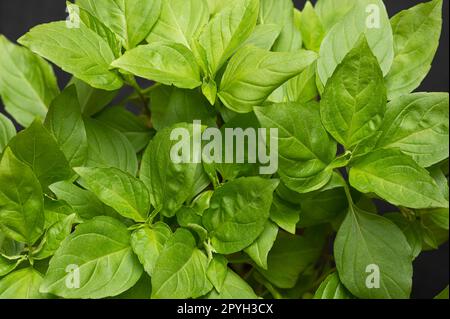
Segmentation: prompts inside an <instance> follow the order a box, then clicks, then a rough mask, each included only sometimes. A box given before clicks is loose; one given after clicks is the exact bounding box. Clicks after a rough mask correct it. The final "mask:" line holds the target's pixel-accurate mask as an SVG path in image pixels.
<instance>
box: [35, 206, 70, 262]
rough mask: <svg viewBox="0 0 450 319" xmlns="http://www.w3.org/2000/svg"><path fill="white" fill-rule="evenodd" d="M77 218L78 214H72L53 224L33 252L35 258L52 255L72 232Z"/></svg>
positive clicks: (39, 258)
mask: <svg viewBox="0 0 450 319" xmlns="http://www.w3.org/2000/svg"><path fill="white" fill-rule="evenodd" d="M75 218H76V215H75V214H72V215H69V216H67V217H66V218H65V219H63V220H62V221H60V222H57V223H55V224H53V225H52V226H51V227H50V228H49V229H48V230H47V232H46V233H45V235H44V237H43V239H42V241H41V243H40V245H39V247H38V248H37V250H36V251H34V252H33V259H35V260H42V259H45V258H48V257H50V256H52V255H53V254H54V253H55V251H56V250H57V249H58V248H59V246H60V245H61V243H62V241H63V240H64V239H65V238H66V237H67V236H69V235H70V233H71V232H72V225H73V224H74V221H75Z"/></svg>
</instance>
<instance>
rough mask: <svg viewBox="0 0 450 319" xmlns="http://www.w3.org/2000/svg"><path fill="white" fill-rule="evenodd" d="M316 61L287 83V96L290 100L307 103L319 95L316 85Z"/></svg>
mask: <svg viewBox="0 0 450 319" xmlns="http://www.w3.org/2000/svg"><path fill="white" fill-rule="evenodd" d="M316 68H317V65H316V63H312V64H310V65H309V66H308V67H307V68H306V69H305V70H303V71H302V73H300V75H297V76H296V77H294V78H292V79H291V80H289V81H288V82H287V84H286V98H287V100H288V101H289V102H300V103H306V102H309V101H312V100H315V99H316V98H317V97H318V96H319V92H318V91H317V87H316Z"/></svg>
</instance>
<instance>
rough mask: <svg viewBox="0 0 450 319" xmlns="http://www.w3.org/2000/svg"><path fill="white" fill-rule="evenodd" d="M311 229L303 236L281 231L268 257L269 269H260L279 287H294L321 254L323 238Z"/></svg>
mask: <svg viewBox="0 0 450 319" xmlns="http://www.w3.org/2000/svg"><path fill="white" fill-rule="evenodd" d="M315 232H316V230H315V229H311V230H309V231H307V232H306V234H304V235H303V236H296V235H291V234H287V233H283V232H280V233H279V234H278V238H277V240H276V241H275V244H274V245H273V248H272V250H271V251H270V253H269V256H268V259H267V266H268V267H267V270H264V269H261V268H258V271H259V272H260V273H261V274H262V275H263V276H264V277H265V278H267V280H269V281H270V282H271V283H273V284H274V285H275V286H277V287H279V288H293V287H294V286H295V284H296V282H297V280H298V278H299V275H300V274H301V273H302V272H303V271H305V270H306V268H307V267H308V266H310V265H311V264H313V263H314V262H315V261H316V260H317V258H318V257H319V256H320V254H321V251H322V247H323V244H324V242H323V239H322V238H319V237H321V236H319V234H320V232H317V233H315Z"/></svg>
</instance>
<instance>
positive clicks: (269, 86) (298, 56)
mask: <svg viewBox="0 0 450 319" xmlns="http://www.w3.org/2000/svg"><path fill="white" fill-rule="evenodd" d="M315 59H316V54H315V53H313V52H311V51H298V52H295V53H281V52H278V53H277V52H270V51H266V50H263V49H259V48H256V47H252V46H249V47H245V48H242V49H240V50H239V51H238V52H237V53H236V54H235V55H234V57H233V58H232V59H231V60H230V62H229V64H228V66H227V69H226V71H225V73H224V75H223V77H222V81H221V84H220V89H219V93H218V95H219V97H220V99H221V100H222V102H223V103H224V104H225V105H226V106H227V107H228V108H229V109H231V110H233V111H235V112H238V113H248V112H251V111H252V110H253V106H255V105H261V104H262V103H263V102H264V101H265V100H266V99H267V98H268V97H269V95H270V94H271V93H272V92H273V91H274V90H275V89H276V88H277V87H279V86H280V85H282V84H283V83H284V82H286V81H287V80H289V79H291V78H293V77H294V76H295V75H298V74H300V72H301V71H303V70H304V69H305V68H306V67H307V66H308V65H310V64H311V63H313V62H314V61H315Z"/></svg>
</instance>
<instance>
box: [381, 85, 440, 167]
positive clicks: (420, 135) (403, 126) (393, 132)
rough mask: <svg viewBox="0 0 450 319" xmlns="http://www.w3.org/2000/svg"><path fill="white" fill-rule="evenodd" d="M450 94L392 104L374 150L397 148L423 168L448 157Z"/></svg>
mask: <svg viewBox="0 0 450 319" xmlns="http://www.w3.org/2000/svg"><path fill="white" fill-rule="evenodd" d="M448 107H449V98H448V93H414V94H409V95H404V96H402V97H399V98H396V99H394V100H393V101H391V102H390V103H389V104H388V106H387V111H386V116H385V119H384V121H383V124H382V126H381V128H380V131H381V133H380V135H379V136H378V137H377V138H376V139H375V143H374V144H375V146H374V148H375V149H379V148H388V149H391V148H392V149H393V148H398V149H400V150H401V151H402V152H403V153H405V154H407V155H409V156H411V157H412V158H413V159H414V160H415V161H416V162H417V163H418V164H419V165H420V166H423V167H429V166H431V165H434V164H436V163H439V162H440V161H442V160H444V159H446V158H447V157H448V152H449V141H448V140H449V139H448V130H449V128H448V125H449V124H448V118H449V108H448Z"/></svg>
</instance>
